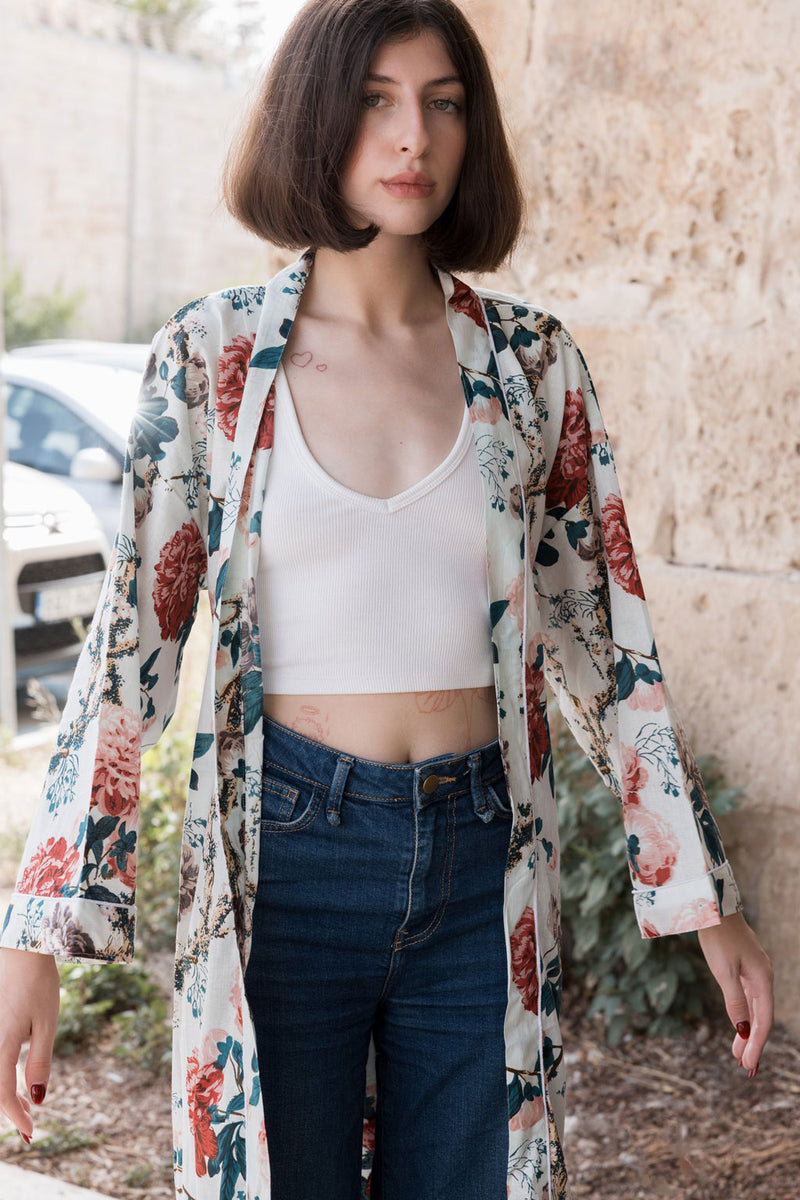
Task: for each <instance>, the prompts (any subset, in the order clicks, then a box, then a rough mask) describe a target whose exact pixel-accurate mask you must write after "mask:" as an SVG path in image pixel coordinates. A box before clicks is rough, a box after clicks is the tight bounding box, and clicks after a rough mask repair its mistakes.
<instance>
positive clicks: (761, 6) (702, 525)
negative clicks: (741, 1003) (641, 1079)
mask: <svg viewBox="0 0 800 1200" xmlns="http://www.w3.org/2000/svg"><path fill="white" fill-rule="evenodd" d="M465 8H466V9H467V11H468V12H469V13H470V15H471V16H472V17H473V19H474V21H475V23H476V24H477V25H478V27H479V28H480V30H481V32H482V33H483V35H484V37H485V38H486V41H487V44H488V45H489V46H490V48H491V51H492V55H493V59H494V63H495V66H496V70H497V73H498V76H499V78H500V82H501V88H502V91H503V94H504V97H505V100H506V105H507V111H508V117H509V122H510V125H511V127H512V130H513V134H514V140H515V143H516V146H517V148H518V151H519V155H520V159H521V163H522V166H523V169H524V173H525V177H526V186H527V193H528V197H529V224H528V231H527V236H526V238H525V241H524V243H523V245H522V246H521V247H520V249H519V251H518V253H517V254H516V255H515V258H514V262H513V268H512V269H510V270H508V271H506V272H504V273H503V276H502V278H501V286H503V287H504V288H505V289H506V290H510V291H516V292H518V293H521V294H523V295H525V296H526V297H527V298H529V299H532V300H535V301H536V302H537V303H539V304H541V305H542V307H545V308H549V309H551V310H552V311H554V312H555V313H556V314H557V315H558V316H559V317H561V318H562V319H563V320H564V322H565V323H566V324H567V325H568V327H570V328H571V330H572V332H573V333H574V335H575V336H576V338H577V339H578V341H579V343H580V344H581V346H582V348H583V350H584V352H585V354H586V357H587V359H588V362H589V365H590V368H591V370H592V374H593V377H594V380H595V384H596V385H597V390H598V394H599V397H600V402H601V406H602V408H603V412H604V416H605V418H606V422H607V424H608V426H609V429H610V432H611V436H612V440H613V442H614V445H615V450H616V458H617V465H618V468H619V474H620V477H621V480H622V492H623V496H624V497H625V500H626V503H627V507H628V512H629V516H630V521H631V526H632V531H633V536H634V542H635V544H636V546H637V548H638V552H639V556H640V566H641V570H642V575H643V578H644V583H645V587H646V590H647V594H648V599H649V601H650V607H651V611H652V615H653V620H654V625H655V629H656V636H657V639H658V642H659V646H660V649H661V654H662V658H663V661H664V665H665V672H666V674H667V678H668V679H669V681H670V683H671V688H672V690H673V692H674V693H675V694H676V697H677V701H678V704H679V707H680V710H681V713H682V716H683V718H684V721H685V723H686V725H687V727H688V730H689V733H690V735H691V737H692V740H693V743H694V745H695V747H696V749H697V751H698V752H702V753H708V752H713V753H715V754H717V755H718V756H719V758H720V759H721V761H722V764H723V767H724V769H725V772H726V775H727V777H728V780H729V781H730V782H731V783H733V784H739V785H741V786H742V787H743V789H744V792H743V795H742V797H741V799H740V806H739V810H738V812H737V813H736V814H735V815H732V816H730V817H728V818H727V819H725V821H724V822H723V833H724V835H725V840H726V846H727V849H728V851H729V854H730V857H731V858H732V859H733V861H734V864H735V868H736V873H737V877H738V879H739V881H740V884H741V886H742V890H743V892H744V896H745V901H746V905H747V913H748V916H749V917H750V919H751V921H752V922H753V924H754V925H755V926H756V927H757V929H758V931H759V934H760V935H761V937H762V939H763V941H764V943H765V944H766V946H767V948H768V950H769V952H770V954H771V956H772V958H773V961H774V964H775V968H776V977H777V978H776V985H777V1000H778V1016H779V1017H780V1018H781V1019H782V1020H784V1021H786V1022H787V1023H788V1024H789V1025H791V1026H792V1027H793V1028H794V1030H795V1031H798V1032H800V1004H799V1003H798V1002H799V1001H800V954H798V950H800V937H799V936H798V923H797V913H798V911H800V870H798V867H797V864H798V859H800V754H798V745H800V737H799V736H798V732H797V718H796V714H797V712H798V711H800V536H799V534H800V524H799V522H798V518H799V517H800V470H799V468H800V350H799V349H798V336H797V312H798V307H799V306H800V206H799V205H798V203H797V197H798V195H800V134H798V130H799V129H800V77H799V76H798V73H797V47H798V46H799V45H800V6H798V4H797V3H796V0H669V2H667V0H593V2H592V3H591V4H586V3H582V2H581V0H504V3H503V18H504V19H503V21H502V22H501V21H498V20H497V6H496V5H495V4H494V3H493V0H465Z"/></svg>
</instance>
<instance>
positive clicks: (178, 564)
mask: <svg viewBox="0 0 800 1200" xmlns="http://www.w3.org/2000/svg"><path fill="white" fill-rule="evenodd" d="M205 565H206V548H205V545H204V543H203V536H202V534H201V533H200V530H199V529H198V528H197V526H196V525H195V523H194V521H186V523H185V524H184V525H181V527H180V529H178V530H176V531H175V533H174V534H173V535H172V537H171V538H170V539H169V541H168V542H167V543H166V545H165V546H163V547H162V549H161V557H160V558H159V560H158V562H157V563H156V572H155V574H156V577H155V581H154V583H153V606H154V608H155V610H156V616H157V617H158V624H159V627H160V629H161V634H162V637H165V638H168V639H169V640H170V641H173V642H175V641H177V640H178V638H179V637H180V635H181V631H182V629H183V628H184V626H185V625H186V622H187V621H189V620H190V619H191V616H192V613H193V612H194V605H195V599H196V597H197V588H198V584H199V581H200V577H201V575H202V574H203V571H204V570H205Z"/></svg>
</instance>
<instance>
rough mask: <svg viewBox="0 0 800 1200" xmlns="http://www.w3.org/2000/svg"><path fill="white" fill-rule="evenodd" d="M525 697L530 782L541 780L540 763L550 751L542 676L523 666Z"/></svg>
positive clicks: (532, 668)
mask: <svg viewBox="0 0 800 1200" xmlns="http://www.w3.org/2000/svg"><path fill="white" fill-rule="evenodd" d="M525 695H526V703H527V707H528V745H529V747H530V757H531V781H532V782H533V781H535V780H537V779H541V777H542V762H543V760H544V757H545V755H546V754H547V752H548V751H549V749H550V738H549V737H548V734H547V720H546V718H545V714H544V708H543V702H544V675H543V673H542V672H541V671H540V670H539V669H538V667H532V666H530V665H529V664H526V666H525Z"/></svg>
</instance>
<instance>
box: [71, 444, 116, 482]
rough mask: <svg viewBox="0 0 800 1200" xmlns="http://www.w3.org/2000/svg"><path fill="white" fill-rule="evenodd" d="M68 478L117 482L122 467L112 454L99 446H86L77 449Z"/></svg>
mask: <svg viewBox="0 0 800 1200" xmlns="http://www.w3.org/2000/svg"><path fill="white" fill-rule="evenodd" d="M69 474H70V479H81V480H92V481H93V482H96V483H97V482H102V483H119V482H120V480H121V479H122V468H121V467H120V465H119V463H118V462H117V460H116V459H115V458H114V456H113V455H112V454H109V452H108V451H107V450H103V449H102V447H101V446H87V447H86V449H85V450H79V451H78V453H77V454H76V455H75V457H74V458H73V460H72V463H71V464H70V469H69Z"/></svg>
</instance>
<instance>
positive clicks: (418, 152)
mask: <svg viewBox="0 0 800 1200" xmlns="http://www.w3.org/2000/svg"><path fill="white" fill-rule="evenodd" d="M398 116H399V119H398V126H397V145H398V148H399V149H400V150H402V151H404V152H405V153H406V154H410V155H411V157H412V158H420V157H421V156H422V155H423V154H424V153H425V152H426V150H427V149H428V146H429V143H430V138H429V135H428V128H427V125H426V122H425V112H424V109H423V108H422V107H421V106H420V105H418V104H414V105H408V106H405V107H404V108H403V110H402V111H401V113H400V114H398Z"/></svg>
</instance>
